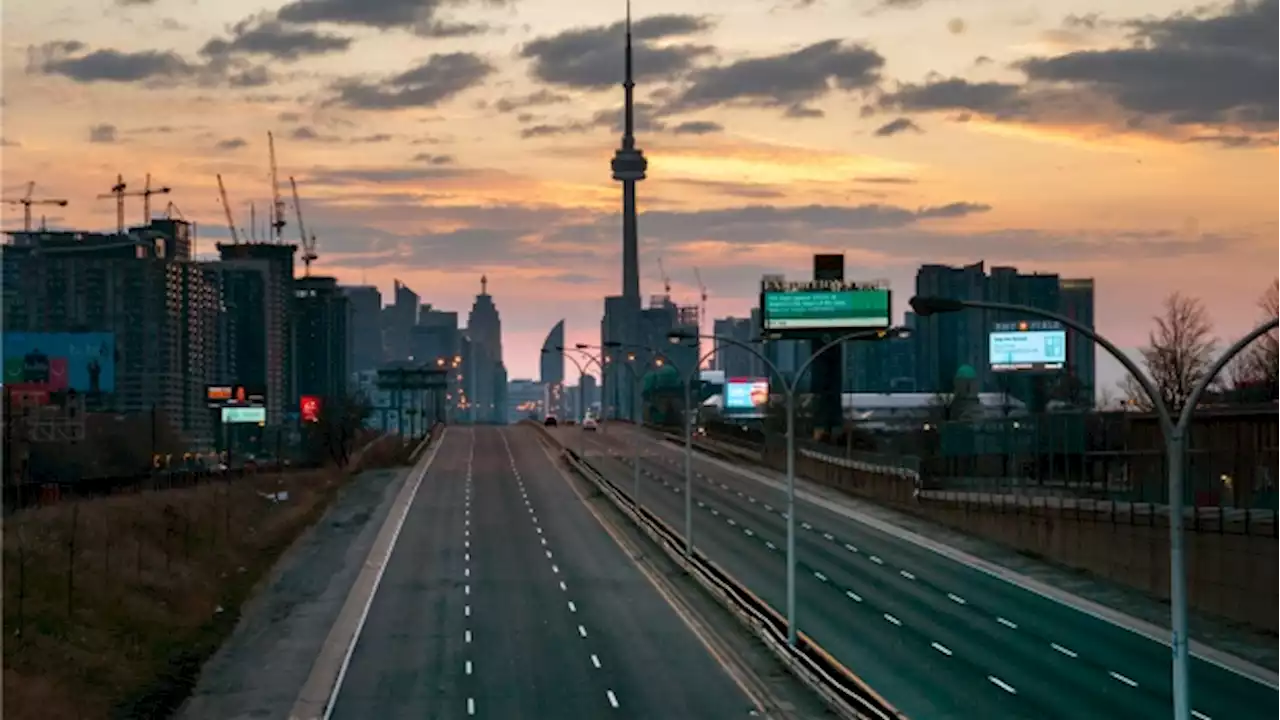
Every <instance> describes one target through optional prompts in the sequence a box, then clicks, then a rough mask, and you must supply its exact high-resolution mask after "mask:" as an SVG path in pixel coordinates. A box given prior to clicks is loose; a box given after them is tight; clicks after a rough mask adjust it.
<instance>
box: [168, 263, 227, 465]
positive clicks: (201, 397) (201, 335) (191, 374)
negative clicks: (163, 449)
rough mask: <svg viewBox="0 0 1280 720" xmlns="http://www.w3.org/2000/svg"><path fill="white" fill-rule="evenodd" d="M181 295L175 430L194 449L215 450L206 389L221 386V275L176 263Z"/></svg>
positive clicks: (202, 267)
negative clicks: (178, 412)
mask: <svg viewBox="0 0 1280 720" xmlns="http://www.w3.org/2000/svg"><path fill="white" fill-rule="evenodd" d="M175 267H176V268H177V270H178V272H179V281H180V288H181V292H182V311H181V315H180V321H179V323H178V333H179V343H180V344H181V345H182V350H181V354H182V415H181V417H180V419H179V420H178V422H177V424H179V425H180V427H178V428H175V429H178V430H180V431H181V432H182V434H183V436H185V437H186V438H187V439H188V440H189V441H190V442H191V443H192V444H193V447H212V446H214V444H215V440H216V433H215V425H214V421H213V415H212V414H211V413H210V412H209V407H208V398H207V397H206V395H205V388H206V387H207V386H208V385H214V384H217V383H219V382H221V380H222V378H221V374H222V358H223V354H222V352H221V341H222V332H221V329H222V316H223V299H222V274H221V273H219V272H218V270H217V269H216V268H215V267H213V266H211V265H208V264H204V263H196V262H190V261H186V260H184V261H181V262H178V263H175Z"/></svg>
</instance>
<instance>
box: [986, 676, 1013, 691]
mask: <svg viewBox="0 0 1280 720" xmlns="http://www.w3.org/2000/svg"><path fill="white" fill-rule="evenodd" d="M987 679H988V680H990V681H991V683H992V684H993V685H995V686H996V687H998V688H1000V689H1001V690H1003V691H1005V692H1007V693H1009V694H1010V695H1017V694H1018V691H1017V690H1014V689H1013V686H1012V685H1010V684H1009V683H1007V682H1005V681H1003V680H1001V679H1000V678H998V677H996V676H995V675H988V676H987Z"/></svg>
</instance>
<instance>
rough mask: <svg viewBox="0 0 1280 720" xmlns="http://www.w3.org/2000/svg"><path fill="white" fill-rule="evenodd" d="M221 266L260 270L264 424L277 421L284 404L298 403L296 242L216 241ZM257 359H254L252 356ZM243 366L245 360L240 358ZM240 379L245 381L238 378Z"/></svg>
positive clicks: (288, 406)
mask: <svg viewBox="0 0 1280 720" xmlns="http://www.w3.org/2000/svg"><path fill="white" fill-rule="evenodd" d="M217 247H218V253H219V255H220V256H221V258H222V259H221V262H220V267H222V268H238V269H240V268H242V269H258V270H260V271H261V272H262V273H263V279H264V281H265V283H264V292H263V298H262V299H263V306H262V307H263V310H264V312H265V323H266V328H265V336H266V343H265V344H266V358H265V363H266V373H265V375H266V378H265V379H266V382H265V386H264V388H263V389H264V390H265V394H266V406H267V424H268V425H278V424H280V423H281V422H283V420H284V413H285V412H286V409H287V408H296V407H297V400H298V398H297V391H296V389H295V386H294V377H293V347H292V346H293V343H292V339H293V329H292V321H293V312H292V310H293V299H294V298H293V258H294V255H295V254H296V253H297V251H298V246H297V245H290V244H284V243H261V242H260V243H230V244H228V243H218V246H217ZM254 361H256V359H255V360H254ZM240 364H241V368H242V370H243V369H244V364H245V363H244V361H243V360H242V361H241V363H240ZM240 382H247V381H243V380H241V381H240Z"/></svg>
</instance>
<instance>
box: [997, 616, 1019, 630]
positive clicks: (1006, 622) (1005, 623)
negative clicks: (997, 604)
mask: <svg viewBox="0 0 1280 720" xmlns="http://www.w3.org/2000/svg"><path fill="white" fill-rule="evenodd" d="M996 622H998V623H1000V624H1001V625H1003V626H1005V627H1007V628H1009V629H1010V630H1017V629H1018V623H1016V622H1014V621H1012V620H1006V619H1005V618H1002V617H997V618H996Z"/></svg>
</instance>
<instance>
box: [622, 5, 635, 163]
mask: <svg viewBox="0 0 1280 720" xmlns="http://www.w3.org/2000/svg"><path fill="white" fill-rule="evenodd" d="M626 24H627V49H626V61H625V63H626V77H625V78H624V80H623V82H622V87H623V88H624V90H625V92H626V101H625V109H624V110H623V113H624V116H625V124H624V127H623V131H622V147H623V149H626V150H631V149H634V148H635V146H636V136H635V131H636V111H635V87H636V83H635V78H634V76H633V75H632V68H631V0H627V23H626Z"/></svg>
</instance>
